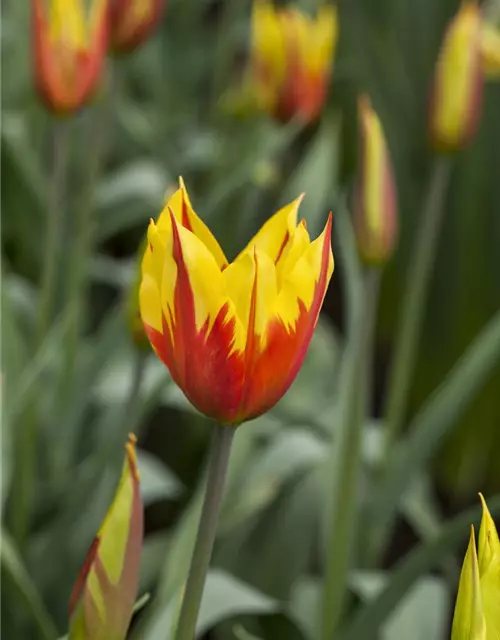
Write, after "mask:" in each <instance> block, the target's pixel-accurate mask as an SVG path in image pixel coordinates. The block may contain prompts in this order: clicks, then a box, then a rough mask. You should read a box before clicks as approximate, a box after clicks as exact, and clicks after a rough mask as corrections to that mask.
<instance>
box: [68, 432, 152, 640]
mask: <svg viewBox="0 0 500 640" xmlns="http://www.w3.org/2000/svg"><path fill="white" fill-rule="evenodd" d="M135 442H136V441H135V437H134V436H133V435H130V436H129V441H128V443H127V445H126V446H125V449H126V459H125V463H124V466H123V472H122V476H121V479H120V483H119V485H118V489H117V491H116V494H115V498H114V501H113V504H112V505H111V507H110V509H109V511H108V513H107V514H106V517H105V519H104V522H103V523H102V525H101V528H100V529H99V532H98V534H97V536H96V538H95V539H94V542H93V543H92V546H91V547H90V550H89V552H88V554H87V557H86V559H85V562H84V564H83V568H82V571H81V573H80V575H79V577H78V579H77V581H76V584H75V587H74V589H73V593H72V595H71V600H70V632H69V640H124V638H125V637H126V635H127V630H128V627H129V625H130V620H131V618H132V612H133V607H134V602H135V598H136V595H137V586H138V582H139V564H140V555H141V546H142V535H143V507H142V501H141V496H140V490H139V471H138V469H137V458H136V453H135Z"/></svg>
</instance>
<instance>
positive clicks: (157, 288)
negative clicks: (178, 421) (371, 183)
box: [140, 179, 333, 425]
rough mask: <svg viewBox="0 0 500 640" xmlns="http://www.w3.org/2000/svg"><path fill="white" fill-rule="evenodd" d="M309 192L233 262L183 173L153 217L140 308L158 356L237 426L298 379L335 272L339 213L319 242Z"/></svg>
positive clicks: (200, 405) (196, 397)
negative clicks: (312, 233)
mask: <svg viewBox="0 0 500 640" xmlns="http://www.w3.org/2000/svg"><path fill="white" fill-rule="evenodd" d="M301 200H302V197H300V198H297V199H296V200H295V201H294V202H292V203H291V204H289V205H287V206H286V207H283V208H282V209H281V210H280V211H278V213H276V214H275V215H274V216H273V217H271V218H270V219H269V220H268V221H267V222H266V223H265V224H264V226H263V227H262V229H261V230H260V231H259V232H258V233H257V235H256V236H255V237H254V238H253V239H252V240H251V241H250V243H249V244H248V246H247V247H246V248H245V249H244V250H243V251H242V252H241V253H240V254H239V255H238V256H237V258H236V259H235V260H234V261H233V262H232V263H229V262H228V260H227V259H226V257H225V256H224V253H223V251H222V249H221V248H220V246H219V244H218V242H217V240H216V239H215V237H214V236H213V235H212V234H211V232H210V231H209V229H208V228H207V227H206V226H205V224H204V223H203V222H202V221H201V220H200V218H198V216H197V215H196V213H195V212H194V210H193V208H192V206H191V202H190V200H189V196H188V194H187V191H186V188H185V186H184V183H183V181H182V179H181V180H180V188H179V189H178V190H177V191H176V192H175V193H174V194H173V196H172V197H171V198H170V200H169V201H168V203H167V206H166V207H165V208H164V210H163V211H162V213H161V214H160V217H159V218H158V220H157V221H156V223H155V222H153V221H151V222H150V225H149V229H148V240H149V246H148V248H147V249H146V251H145V253H144V258H143V263H142V282H141V287H140V309H141V316H142V320H143V322H144V327H145V330H146V334H147V335H148V338H149V340H150V342H151V345H152V347H153V349H154V350H155V352H156V354H157V356H158V357H159V358H160V359H161V360H162V361H163V363H164V364H165V365H166V366H167V367H168V369H169V371H170V373H171V375H172V378H173V379H174V381H175V382H176V383H177V384H178V385H179V387H180V388H181V389H182V391H183V392H184V393H185V395H186V396H187V398H188V399H189V400H190V401H191V402H192V404H193V405H194V406H195V407H196V408H197V409H198V410H199V411H201V412H202V413H204V414H205V415H207V416H209V417H211V418H214V419H216V420H218V421H220V422H223V423H226V424H234V425H238V424H240V423H241V422H243V421H245V420H250V419H252V418H255V417H257V416H259V415H261V414H262V413H264V412H266V411H267V410H268V409H270V408H271V407H272V406H273V405H274V404H276V402H277V401H278V400H279V399H280V398H281V397H282V396H283V394H284V393H285V392H286V391H287V390H288V388H289V387H290V385H291V384H292V382H293V380H294V379H295V377H296V375H297V373H298V371H299V369H300V367H301V365H302V362H303V360H304V357H305V354H306V351H307V348H308V346H309V343H310V341H311V338H312V335H313V332H314V328H315V326H316V323H317V321H318V317H319V312H320V309H321V305H322V303H323V299H324V296H325V294H326V289H327V286H328V283H329V280H330V277H331V275H332V272H333V256H332V252H331V237H330V236H331V217H330V218H329V219H328V222H327V224H326V226H325V229H324V231H323V233H322V234H321V235H320V236H319V237H318V238H316V240H314V241H311V240H310V238H309V234H308V232H307V229H306V225H305V223H304V221H302V222H300V223H298V224H297V215H298V209H299V205H300V201H301Z"/></svg>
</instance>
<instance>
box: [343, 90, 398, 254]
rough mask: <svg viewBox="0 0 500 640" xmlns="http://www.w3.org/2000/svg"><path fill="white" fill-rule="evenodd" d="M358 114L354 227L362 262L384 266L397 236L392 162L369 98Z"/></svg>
mask: <svg viewBox="0 0 500 640" xmlns="http://www.w3.org/2000/svg"><path fill="white" fill-rule="evenodd" d="M358 112H359V165H360V166H359V170H358V174H357V178H356V186H355V196H354V198H355V199H354V224H355V228H356V240H357V244H358V250H359V254H360V256H361V258H362V259H363V260H364V261H365V262H367V263H368V264H384V263H385V262H387V260H389V258H390V257H391V255H392V253H393V251H394V248H395V246H396V241H397V235H398V219H397V197H396V185H395V181H394V173H393V169H392V161H391V157H390V155H389V149H388V147H387V143H386V140H385V136H384V131H383V129H382V125H381V123H380V120H379V118H378V116H377V114H376V113H375V111H374V110H373V109H372V106H371V103H370V99H369V98H368V96H361V97H360V99H359V103H358Z"/></svg>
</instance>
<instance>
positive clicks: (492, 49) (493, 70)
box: [481, 22, 500, 80]
mask: <svg viewBox="0 0 500 640" xmlns="http://www.w3.org/2000/svg"><path fill="white" fill-rule="evenodd" d="M481 56H482V59H483V69H484V72H485V75H486V77H487V78H489V79H491V80H498V78H500V29H498V28H497V27H496V26H495V25H494V24H490V23H488V22H485V23H484V24H483V33H482V37H481Z"/></svg>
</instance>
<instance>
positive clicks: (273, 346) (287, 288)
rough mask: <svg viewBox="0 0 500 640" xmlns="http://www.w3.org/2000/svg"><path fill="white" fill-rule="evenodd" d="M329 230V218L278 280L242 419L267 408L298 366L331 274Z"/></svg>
mask: <svg viewBox="0 0 500 640" xmlns="http://www.w3.org/2000/svg"><path fill="white" fill-rule="evenodd" d="M331 224H332V221H331V215H330V216H329V218H328V222H327V224H326V227H325V229H324V231H323V233H322V234H321V235H320V236H319V237H318V238H317V239H316V240H315V241H314V242H313V243H312V244H311V245H310V246H309V248H308V249H307V250H306V252H305V253H304V254H303V255H302V256H301V258H300V259H299V260H298V261H297V263H296V264H295V266H294V268H293V269H292V270H291V272H290V273H289V274H286V275H285V276H284V277H283V285H282V288H281V290H280V292H279V293H278V296H277V298H276V306H275V310H274V314H273V315H272V316H271V317H270V319H269V322H268V325H267V328H266V334H265V336H264V340H263V341H262V342H261V344H262V348H261V350H260V351H256V353H255V360H254V362H253V363H252V368H251V375H250V374H249V375H248V376H247V378H246V388H245V396H244V402H243V406H242V410H241V413H242V414H243V415H245V416H247V418H248V417H256V416H258V415H260V414H261V413H264V412H265V411H267V410H268V409H269V408H270V407H272V406H273V405H274V404H275V403H276V402H277V401H278V400H279V399H280V397H281V396H282V395H283V394H284V393H285V392H286V391H287V389H288V388H289V387H290V385H291V384H292V382H293V381H294V379H295V377H296V375H297V373H298V371H299V369H300V366H301V365H302V362H303V360H304V357H305V355H306V352H307V349H308V347H309V343H310V341H311V338H312V334H313V332H314V328H315V326H316V323H317V321H318V317H319V312H320V309H321V304H322V302H323V299H324V296H325V293H326V289H327V286H328V282H329V280H330V277H331V275H332V272H333V257H332V252H331ZM276 363H279V366H277V364H276Z"/></svg>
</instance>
